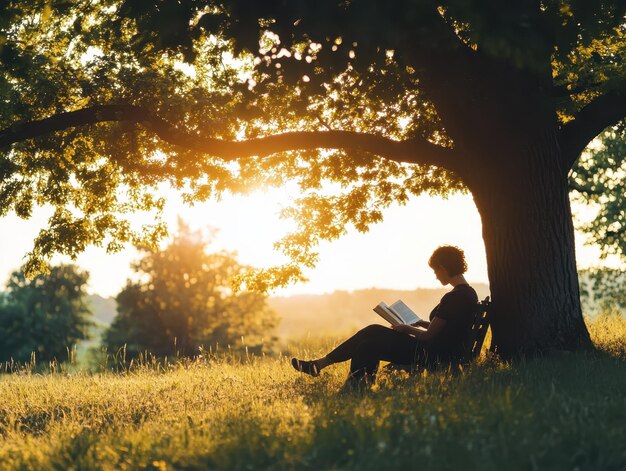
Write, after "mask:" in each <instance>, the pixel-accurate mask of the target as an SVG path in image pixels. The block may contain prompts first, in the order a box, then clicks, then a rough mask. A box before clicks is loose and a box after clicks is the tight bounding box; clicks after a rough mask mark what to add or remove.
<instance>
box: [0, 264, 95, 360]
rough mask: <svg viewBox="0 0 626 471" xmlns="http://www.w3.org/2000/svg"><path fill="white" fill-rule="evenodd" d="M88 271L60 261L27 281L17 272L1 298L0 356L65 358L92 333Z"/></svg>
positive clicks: (9, 357)
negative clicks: (61, 263) (87, 299)
mask: <svg viewBox="0 0 626 471" xmlns="http://www.w3.org/2000/svg"><path fill="white" fill-rule="evenodd" d="M88 276H89V275H88V274H87V273H86V272H83V271H81V270H79V269H78V268H76V267H75V266H73V265H60V266H55V267H53V268H52V269H51V271H50V273H49V274H47V275H39V276H37V277H36V278H34V279H32V280H29V279H26V278H25V277H24V273H23V272H14V273H13V275H12V276H11V278H10V280H9V282H8V285H7V293H6V295H5V296H4V298H3V299H2V300H1V302H0V360H2V361H7V360H10V359H13V360H15V361H19V362H21V361H29V360H31V358H32V357H31V354H34V355H35V358H36V361H43V362H47V361H50V360H52V359H56V360H57V361H63V360H67V359H68V356H69V352H70V351H71V349H72V348H73V347H74V346H75V345H76V343H77V342H78V341H80V340H84V339H86V338H88V336H89V334H88V333H89V329H90V328H91V326H92V322H91V320H90V316H91V311H90V309H89V307H88V304H87V301H86V296H87V295H86V293H85V286H86V284H87V279H88Z"/></svg>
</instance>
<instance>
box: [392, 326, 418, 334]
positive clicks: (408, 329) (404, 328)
mask: <svg viewBox="0 0 626 471" xmlns="http://www.w3.org/2000/svg"><path fill="white" fill-rule="evenodd" d="M391 328H392V329H393V330H395V331H396V332H402V333H403V334H415V331H416V330H417V329H416V328H415V327H412V326H410V325H406V324H400V325H392V326H391Z"/></svg>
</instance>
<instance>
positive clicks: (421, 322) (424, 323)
mask: <svg viewBox="0 0 626 471" xmlns="http://www.w3.org/2000/svg"><path fill="white" fill-rule="evenodd" d="M411 325H412V326H413V327H423V328H424V329H428V326H429V325H430V322H428V321H425V320H424V319H420V320H419V321H417V322H415V323H413V324H411Z"/></svg>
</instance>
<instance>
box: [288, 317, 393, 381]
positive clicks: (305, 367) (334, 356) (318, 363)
mask: <svg viewBox="0 0 626 471" xmlns="http://www.w3.org/2000/svg"><path fill="white" fill-rule="evenodd" d="M377 327H380V328H385V327H383V326H380V325H379V326H377V325H369V326H367V327H365V328H363V329H361V330H359V331H358V332H357V333H356V334H354V335H353V336H352V337H350V338H349V339H347V340H346V341H344V342H343V343H342V344H341V345H339V346H338V347H336V348H335V349H333V350H332V351H331V352H330V353H329V354H328V355H326V356H324V357H322V358H318V359H316V360H311V361H306V360H300V359H298V358H292V359H291V364H292V365H293V367H294V368H295V369H296V370H298V371H300V372H302V373H306V374H308V375H311V376H319V372H320V371H321V370H322V369H324V368H326V367H327V366H329V365H332V364H334V363H340V362H342V361H347V360H350V359H351V358H352V355H353V354H354V353H355V352H356V349H357V347H358V346H359V344H361V343H362V342H363V341H364V340H366V339H367V338H368V337H370V336H371V335H373V334H374V332H375V331H376V328H377Z"/></svg>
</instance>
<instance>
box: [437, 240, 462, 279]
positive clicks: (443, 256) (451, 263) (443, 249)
mask: <svg viewBox="0 0 626 471" xmlns="http://www.w3.org/2000/svg"><path fill="white" fill-rule="evenodd" d="M428 265H429V266H430V267H431V268H435V266H436V265H441V266H442V267H443V268H445V269H446V271H447V272H448V275H450V276H456V275H462V274H463V273H465V272H466V271H467V262H466V261H465V252H463V250H461V249H460V248H458V247H454V246H453V245H442V246H440V247H437V248H436V249H435V251H434V252H433V254H432V255H431V256H430V259H429V260H428Z"/></svg>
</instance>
